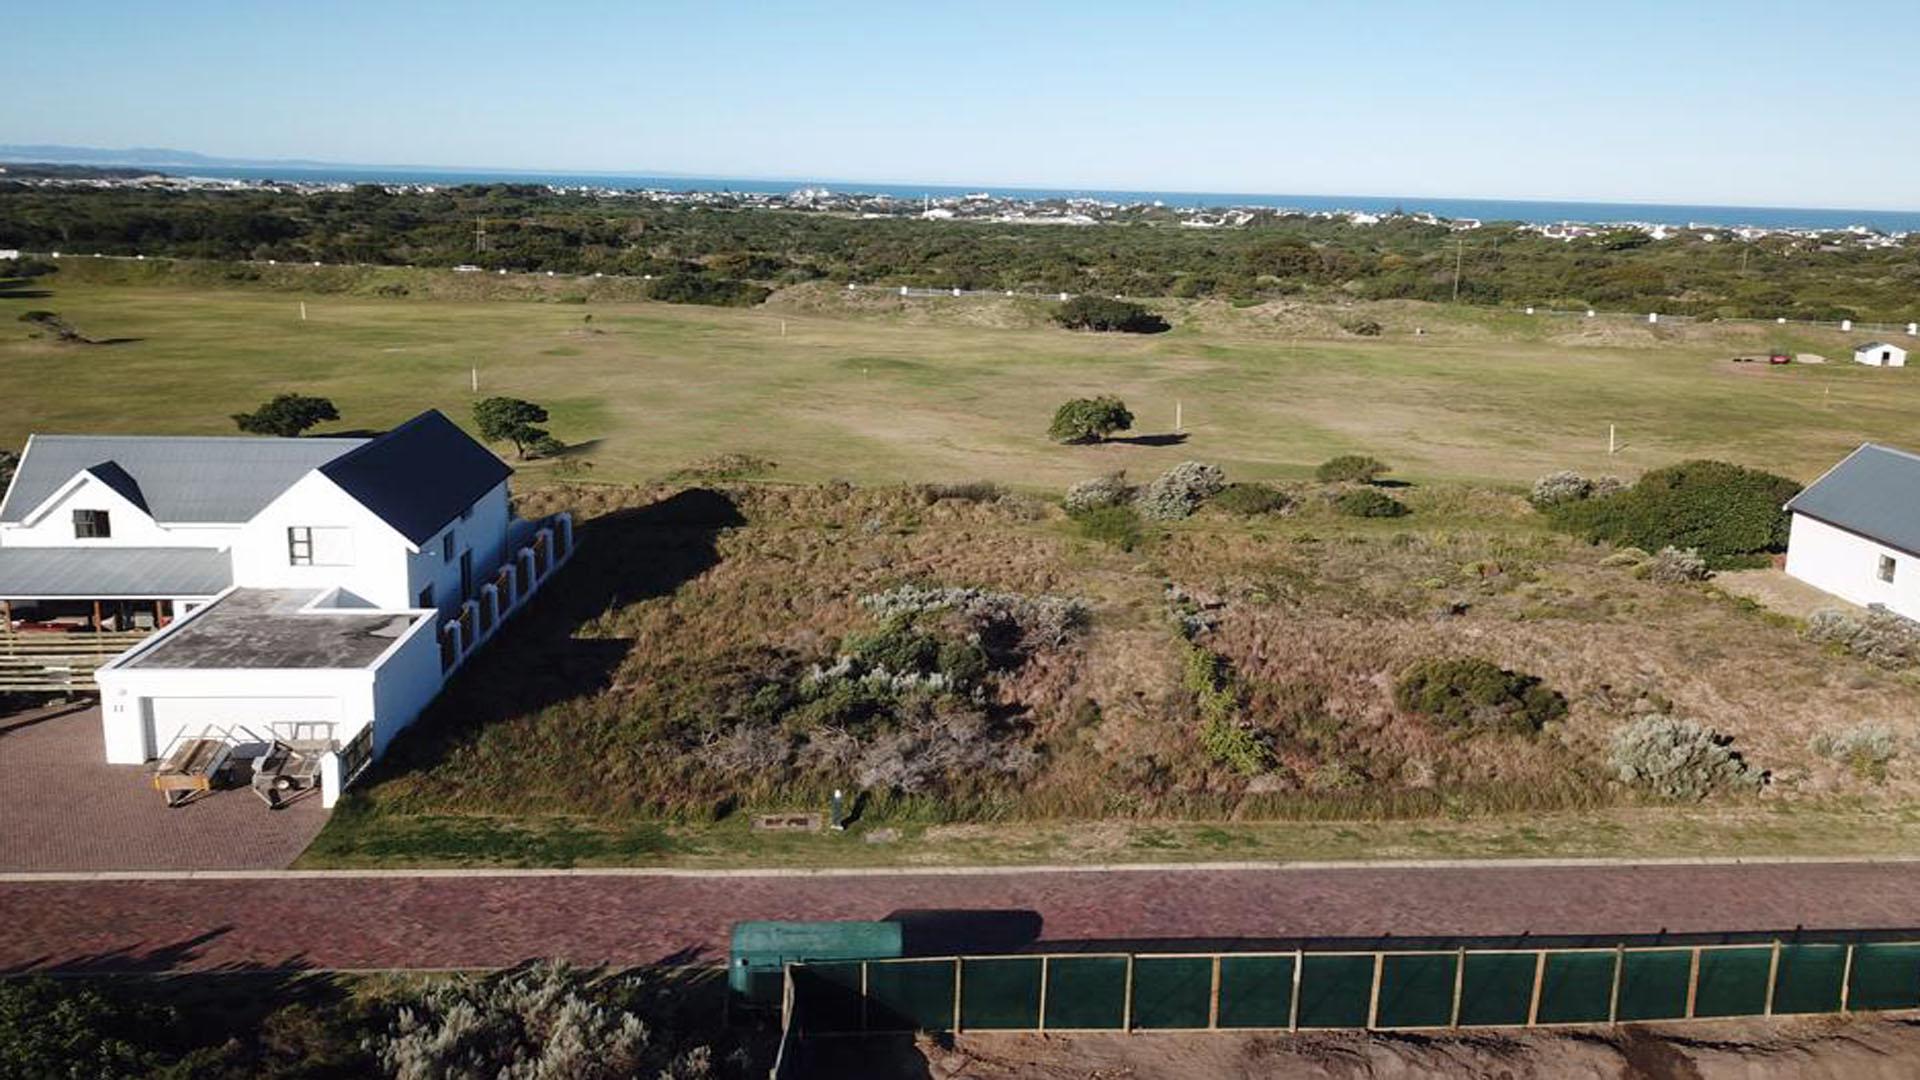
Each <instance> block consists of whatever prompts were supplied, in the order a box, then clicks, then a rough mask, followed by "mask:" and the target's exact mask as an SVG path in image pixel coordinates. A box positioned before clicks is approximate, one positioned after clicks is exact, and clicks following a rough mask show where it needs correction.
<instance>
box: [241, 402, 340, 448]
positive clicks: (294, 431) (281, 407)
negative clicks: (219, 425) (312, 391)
mask: <svg viewBox="0 0 1920 1080" xmlns="http://www.w3.org/2000/svg"><path fill="white" fill-rule="evenodd" d="M338 419H340V410H339V409H336V408H334V407H333V402H331V401H328V400H327V399H326V398H323V397H309V396H307V395H305V394H281V395H279V396H277V397H275V398H274V399H273V400H272V401H269V402H267V403H266V404H264V405H261V406H260V407H259V408H257V409H255V410H253V411H252V412H250V413H234V414H233V423H234V426H236V427H238V428H239V429H240V430H241V431H244V432H246V433H248V434H250V435H278V436H280V437H281V438H285V439H291V438H293V437H294V436H296V435H299V434H301V433H302V432H305V431H306V430H307V429H308V428H311V427H313V426H314V425H315V424H319V423H322V422H323V421H327V420H338Z"/></svg>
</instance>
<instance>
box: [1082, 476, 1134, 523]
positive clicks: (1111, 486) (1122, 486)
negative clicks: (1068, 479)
mask: <svg viewBox="0 0 1920 1080" xmlns="http://www.w3.org/2000/svg"><path fill="white" fill-rule="evenodd" d="M1133 494H1134V491H1133V485H1132V484H1129V483H1127V474H1126V473H1125V472H1124V471H1122V472H1112V473H1108V474H1106V475H1105V476H1096V477H1094V478H1093V479H1091V480H1082V481H1080V482H1079V483H1077V484H1075V485H1073V486H1072V487H1070V488H1068V489H1067V498H1066V507H1067V513H1069V514H1084V513H1086V512H1087V511H1089V510H1103V509H1106V508H1107V507H1110V506H1125V505H1126V504H1128V503H1130V502H1132V501H1133Z"/></svg>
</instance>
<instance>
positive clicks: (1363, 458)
mask: <svg viewBox="0 0 1920 1080" xmlns="http://www.w3.org/2000/svg"><path fill="white" fill-rule="evenodd" d="M1387 471H1388V470H1387V466H1386V464H1385V463H1384V462H1382V461H1381V460H1380V459H1378V458H1372V457H1368V456H1367V455H1365V454H1342V455H1340V456H1339V457H1337V458H1332V459H1330V460H1328V461H1323V462H1321V463H1320V467H1319V468H1317V469H1315V470H1313V475H1314V478H1315V479H1317V480H1319V481H1320V482H1321V483H1323V484H1336V483H1341V482H1357V483H1362V484H1371V483H1373V482H1374V481H1375V480H1378V479H1379V478H1380V477H1381V476H1383V475H1384V474H1386V472H1387Z"/></svg>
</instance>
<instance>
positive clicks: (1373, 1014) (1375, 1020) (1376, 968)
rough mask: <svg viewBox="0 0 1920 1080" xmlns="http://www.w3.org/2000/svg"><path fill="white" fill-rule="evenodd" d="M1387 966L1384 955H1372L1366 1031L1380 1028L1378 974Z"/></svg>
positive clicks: (1385, 955)
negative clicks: (1370, 990) (1371, 987)
mask: <svg viewBox="0 0 1920 1080" xmlns="http://www.w3.org/2000/svg"><path fill="white" fill-rule="evenodd" d="M1386 965H1387V954H1386V953H1374V954H1373V993H1372V994H1371V995H1370V996H1369V997H1368V999H1367V1030H1368V1031H1372V1030H1373V1029H1374V1028H1377V1027H1379V1026H1380V973H1381V971H1382V970H1384V969H1385V967H1386Z"/></svg>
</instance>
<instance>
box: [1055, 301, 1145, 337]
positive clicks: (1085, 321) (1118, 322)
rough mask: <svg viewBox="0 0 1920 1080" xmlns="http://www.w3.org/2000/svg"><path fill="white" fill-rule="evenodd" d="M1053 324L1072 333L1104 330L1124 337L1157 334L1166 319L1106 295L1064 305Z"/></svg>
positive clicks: (1056, 313)
mask: <svg viewBox="0 0 1920 1080" xmlns="http://www.w3.org/2000/svg"><path fill="white" fill-rule="evenodd" d="M1053 321H1054V322H1056V323H1059V324H1060V325H1061V326H1064V327H1066V328H1067V329H1069V330H1105V331H1118V332H1120V333H1125V334H1158V333H1160V332H1161V331H1163V330H1166V329H1168V326H1167V320H1166V319H1164V318H1161V317H1160V316H1159V315H1156V314H1154V313H1153V312H1151V311H1148V310H1147V309H1146V308H1144V307H1141V306H1140V305H1139V304H1133V303H1129V302H1127V301H1125V300H1114V299H1110V298H1108V297H1104V296H1076V297H1074V298H1073V299H1071V300H1068V301H1067V302H1065V303H1063V304H1061V305H1060V306H1059V308H1057V309H1056V310H1055V311H1054V313H1053Z"/></svg>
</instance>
